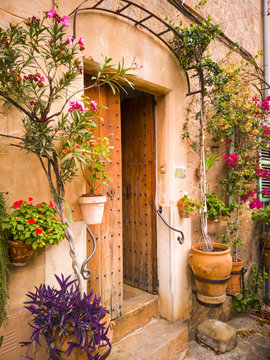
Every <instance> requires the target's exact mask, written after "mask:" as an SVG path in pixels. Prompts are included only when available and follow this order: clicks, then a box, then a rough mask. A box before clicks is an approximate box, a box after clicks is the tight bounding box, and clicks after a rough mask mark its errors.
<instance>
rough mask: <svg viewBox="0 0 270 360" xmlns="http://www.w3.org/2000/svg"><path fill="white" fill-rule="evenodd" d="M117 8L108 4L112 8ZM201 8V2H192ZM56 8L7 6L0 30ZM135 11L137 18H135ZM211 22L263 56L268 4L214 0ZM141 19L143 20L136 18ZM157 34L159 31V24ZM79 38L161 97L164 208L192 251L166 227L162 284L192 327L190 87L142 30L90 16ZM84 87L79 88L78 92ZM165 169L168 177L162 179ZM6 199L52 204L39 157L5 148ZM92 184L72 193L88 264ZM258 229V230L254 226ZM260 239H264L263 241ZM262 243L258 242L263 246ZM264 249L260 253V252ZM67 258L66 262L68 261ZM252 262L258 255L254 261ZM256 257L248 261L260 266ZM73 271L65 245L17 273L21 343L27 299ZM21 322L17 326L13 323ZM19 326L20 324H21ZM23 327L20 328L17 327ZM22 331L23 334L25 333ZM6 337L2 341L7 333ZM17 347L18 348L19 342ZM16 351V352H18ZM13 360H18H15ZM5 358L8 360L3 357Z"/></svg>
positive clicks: (8, 118)
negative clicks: (81, 202) (83, 197)
mask: <svg viewBox="0 0 270 360" xmlns="http://www.w3.org/2000/svg"><path fill="white" fill-rule="evenodd" d="M80 2H81V1H80V0H76V1H74V0H66V1H64V0H58V1H57V4H58V12H59V14H60V15H66V14H68V13H70V12H71V11H72V10H73V9H74V8H75V7H76V6H77V5H79V4H80ZM135 2H136V3H138V4H140V5H142V6H144V7H146V8H147V9H149V10H151V11H153V12H154V13H156V14H158V15H159V16H160V17H161V18H165V16H168V17H169V18H171V19H173V21H174V22H175V23H178V21H179V20H180V19H182V20H183V21H184V23H185V24H188V23H189V21H187V20H186V19H185V18H184V17H183V15H182V14H181V13H179V12H178V11H176V10H175V8H173V7H172V6H171V5H169V4H168V2H167V1H166V0H154V1H153V0H144V1H139V0H137V1H135ZM115 3H116V1H115V0H113V1H106V5H107V6H108V8H110V7H112V6H113V4H115ZM187 4H190V5H194V1H187ZM52 6H53V1H45V0H43V1H39V2H36V1H32V0H31V1H30V0H29V1H27V2H26V1H22V0H16V1H15V0H14V1H13V0H2V2H1V9H0V23H1V25H4V24H5V23H7V22H8V21H13V22H17V21H19V20H20V17H27V16H32V15H36V16H37V15H39V14H40V13H41V11H42V10H48V9H50V8H51V7H52ZM130 11H131V10H130ZM198 11H199V12H201V13H202V14H203V15H206V14H207V13H209V14H211V15H212V18H213V20H214V21H216V20H217V22H220V23H221V29H222V30H224V31H225V32H226V34H228V36H230V37H231V38H232V40H234V41H237V42H238V43H239V44H240V45H241V46H243V47H245V48H246V49H247V50H248V51H250V52H251V53H252V54H255V53H256V52H257V50H258V49H260V48H261V47H262V31H261V30H262V29H261V17H260V11H261V10H260V1H259V0H258V1H255V0H254V1H243V0H242V1H235V2H232V1H230V0H227V1H218V2H217V1H215V0H208V3H207V6H206V7H205V8H204V9H202V10H198ZM135 15H136V16H138V18H139V17H140V16H141V15H142V13H141V12H138V13H135ZM153 26H154V24H153ZM77 36H81V37H83V38H84V40H85V44H86V49H85V52H84V56H85V59H88V60H89V57H91V58H93V59H94V60H95V61H98V60H99V59H100V58H101V57H102V54H103V55H107V56H109V57H112V58H113V60H114V62H115V63H116V62H117V61H119V60H121V59H122V57H124V59H125V64H127V65H129V64H131V63H132V62H133V61H134V59H135V61H136V63H137V64H138V65H139V67H138V68H137V69H136V70H135V75H136V77H134V83H135V87H137V88H138V89H143V90H144V91H146V92H149V93H152V94H154V95H156V96H157V149H158V158H157V170H158V198H157V199H158V200H157V202H158V205H161V206H162V207H163V215H164V217H165V219H166V220H167V221H168V222H169V223H170V224H171V225H172V226H174V227H176V228H179V229H181V230H182V231H183V232H184V234H185V243H184V244H183V245H179V244H178V242H177V233H174V232H171V231H169V230H168V228H167V227H166V226H165V225H164V224H163V223H162V222H161V221H160V220H159V221H158V254H157V256H158V276H159V295H160V312H161V316H163V317H165V318H168V319H170V320H176V319H181V320H186V319H188V318H189V317H190V314H191V308H192V297H191V273H190V270H189V267H188V260H187V258H188V256H187V255H188V252H189V249H190V246H191V243H192V242H194V241H195V240H197V239H199V238H200V232H199V221H198V218H193V219H192V221H191V220H190V219H183V218H180V217H179V215H178V211H177V207H176V203H177V200H178V199H179V198H180V197H181V196H182V195H183V193H184V192H186V191H188V193H189V194H190V195H192V196H194V197H197V198H198V178H197V177H196V173H195V168H196V167H197V165H198V156H197V155H196V154H195V153H193V152H192V151H191V150H190V149H189V147H188V145H187V144H186V143H185V142H184V141H183V140H182V139H181V134H182V126H183V122H184V119H185V116H186V112H185V108H186V104H187V100H186V98H185V94H186V91H187V88H186V81H185V78H184V74H183V72H182V70H181V69H180V68H179V65H178V63H177V60H176V58H175V57H174V55H173V54H172V53H171V52H170V51H169V50H168V49H167V48H166V46H165V45H163V44H162V43H161V42H160V41H159V40H158V39H156V38H154V37H153V36H152V35H150V34H149V33H146V32H145V31H142V30H141V29H139V28H135V27H134V26H132V25H130V24H129V23H128V22H127V21H125V20H121V19H120V18H119V17H116V16H113V15H108V14H101V13H97V12H87V13H82V14H79V15H78V18H77ZM211 51H212V53H213V54H214V56H215V57H219V56H222V55H223V54H224V53H226V52H227V51H228V49H227V48H226V46H224V45H221V44H220V43H219V42H218V41H216V42H215V43H214V46H213V47H212V48H211ZM81 85H82V83H80V82H79V83H78V84H77V88H79V87H81ZM1 118H2V120H1V125H0V129H1V131H2V130H3V131H5V130H6V129H7V131H8V132H9V133H12V134H18V135H19V133H20V132H19V131H20V116H19V114H18V113H17V112H14V111H10V110H4V109H1ZM176 166H183V167H186V170H187V174H186V178H185V179H182V180H179V179H176V178H175V167H176ZM161 168H162V169H165V171H163V170H162V171H161ZM0 169H1V170H0V171H1V178H0V191H3V192H8V194H7V195H6V199H7V203H8V205H11V204H12V203H13V202H14V201H15V200H18V199H21V198H22V199H27V198H28V196H32V197H33V198H34V199H35V200H36V201H49V200H51V196H50V193H49V191H48V187H47V183H46V179H45V177H44V175H43V173H42V170H41V167H40V164H39V162H38V161H37V159H35V157H34V156H32V155H28V154H26V153H24V152H22V151H18V150H17V149H16V148H12V147H9V146H7V145H3V144H0ZM83 188H84V184H83V183H82V182H75V183H73V184H72V185H70V186H68V188H67V201H68V203H69V205H70V207H71V209H72V211H73V219H74V221H75V223H74V228H75V231H76V234H77V235H78V237H77V238H78V239H80V240H78V241H79V242H80V244H79V252H80V257H81V259H83V257H84V255H85V242H84V235H85V233H84V225H83V224H82V223H81V222H80V220H81V214H80V210H79V208H78V205H77V198H78V195H79V194H81V193H82V192H83ZM249 225H250V222H249ZM246 235H247V239H248V240H247V243H248V244H250V246H248V247H247V248H246V250H244V251H246V252H247V249H253V248H254V247H255V248H256V242H254V233H253V230H252V229H251V230H249V231H248V233H246ZM256 236H257V237H258V234H257V235H256ZM256 239H257V238H256ZM256 249H257V248H256ZM63 254H65V255H64V256H63ZM249 254H250V253H249ZM252 254H253V255H247V257H248V259H249V260H251V259H252V260H253V257H255V254H256V252H252ZM56 271H57V272H60V271H61V272H65V273H68V272H70V271H71V266H70V258H69V255H68V246H67V244H66V243H62V244H61V245H60V246H59V247H58V248H50V249H49V248H48V249H46V250H40V251H38V252H37V253H36V254H35V255H34V257H33V259H32V260H31V261H30V263H29V265H28V266H27V267H25V268H20V269H14V268H12V269H11V282H10V307H9V314H10V323H9V327H8V328H7V329H6V330H4V332H5V333H8V334H11V339H13V340H12V341H13V343H14V344H15V343H17V341H22V340H26V338H27V336H28V334H27V331H28V332H29V329H26V328H24V329H23V332H22V331H19V330H18V329H19V328H18V329H17V328H16V329H15V327H16V326H15V322H16V321H17V320H18V321H20V323H25V324H26V321H25V319H26V317H27V315H26V313H25V311H24V310H23V306H22V302H23V301H24V299H25V297H24V294H25V293H26V292H27V291H28V290H32V289H33V286H34V285H38V284H39V283H40V282H44V281H46V282H49V283H52V282H53V273H54V272H56ZM12 319H13V320H12ZM14 319H16V320H14ZM14 321H15V322H14ZM17 330H18V331H17ZM0 334H1V333H0ZM14 339H15V340H14ZM14 346H15V345H14ZM14 349H15V350H14V352H9V353H8V355H5V356H6V357H2V358H3V359H14V358H15V357H14V355H13V354H18V351H19V350H17V349H16V346H15V348H14ZM7 356H11V357H7ZM12 356H13V357H12ZM0 358H1V357H0Z"/></svg>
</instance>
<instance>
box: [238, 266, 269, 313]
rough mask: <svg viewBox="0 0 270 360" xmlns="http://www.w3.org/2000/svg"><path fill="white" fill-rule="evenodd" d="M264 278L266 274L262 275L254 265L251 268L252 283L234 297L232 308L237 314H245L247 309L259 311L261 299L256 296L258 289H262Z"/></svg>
mask: <svg viewBox="0 0 270 360" xmlns="http://www.w3.org/2000/svg"><path fill="white" fill-rule="evenodd" d="M264 278H266V279H267V278H268V275H267V273H265V272H264V273H262V272H261V271H260V270H258V268H257V266H256V265H255V264H254V265H253V267H252V283H251V284H250V285H248V286H247V287H246V288H245V289H242V292H241V293H240V294H236V295H234V297H233V301H232V308H233V309H235V310H236V311H238V312H245V311H246V310H247V308H248V307H251V308H252V309H254V308H255V309H260V307H261V304H262V299H261V297H260V296H259V294H258V289H262V287H263V284H264Z"/></svg>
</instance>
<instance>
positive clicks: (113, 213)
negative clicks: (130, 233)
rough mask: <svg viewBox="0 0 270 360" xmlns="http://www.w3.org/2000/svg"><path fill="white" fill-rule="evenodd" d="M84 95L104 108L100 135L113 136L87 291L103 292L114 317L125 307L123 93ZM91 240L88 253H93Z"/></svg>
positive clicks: (87, 80) (101, 90)
mask: <svg viewBox="0 0 270 360" xmlns="http://www.w3.org/2000/svg"><path fill="white" fill-rule="evenodd" d="M90 83H91V80H90V76H88V75H85V85H86V86H88V85H89V84H90ZM85 95H87V96H89V98H90V99H92V100H95V101H97V103H98V105H102V106H104V107H106V108H105V109H101V111H100V115H101V117H102V118H103V120H104V121H103V122H101V121H100V122H99V126H98V136H99V137H104V136H110V145H111V146H113V149H112V150H111V156H110V163H109V164H108V165H107V167H106V169H107V171H109V172H110V173H111V177H112V181H111V182H110V181H108V187H106V186H105V187H104V186H103V187H102V189H101V191H100V192H101V193H105V194H107V202H106V204H105V210H104V215H103V220H102V224H101V225H93V226H92V225H91V228H90V229H91V231H92V232H93V234H94V236H95V238H96V241H97V250H96V253H95V254H94V256H93V258H92V259H91V260H90V262H89V263H88V268H89V269H90V270H91V273H92V276H91V281H90V283H88V291H90V290H91V289H92V288H93V289H94V291H95V292H97V293H98V294H100V295H101V298H102V303H103V305H104V306H106V307H108V308H109V309H110V310H111V317H112V319H114V318H117V317H119V316H120V315H121V309H122V289H123V280H122V277H123V274H122V174H121V116H120V115H121V113H120V96H119V94H118V93H117V94H116V95H114V94H113V93H112V91H111V89H110V87H105V86H102V87H100V88H91V89H88V90H86V91H85ZM91 246H92V245H91V242H89V241H88V248H87V254H90V252H91Z"/></svg>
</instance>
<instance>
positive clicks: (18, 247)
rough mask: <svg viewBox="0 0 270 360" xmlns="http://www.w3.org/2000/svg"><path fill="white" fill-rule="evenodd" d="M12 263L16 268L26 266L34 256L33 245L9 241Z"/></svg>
mask: <svg viewBox="0 0 270 360" xmlns="http://www.w3.org/2000/svg"><path fill="white" fill-rule="evenodd" d="M8 250H9V256H10V262H11V264H12V265H14V266H24V265H26V264H27V262H28V260H29V259H30V258H31V256H32V255H33V254H34V251H35V249H33V247H32V245H29V244H25V243H23V242H19V241H11V240H9V241H8Z"/></svg>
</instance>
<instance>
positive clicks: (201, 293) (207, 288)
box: [189, 242, 232, 305]
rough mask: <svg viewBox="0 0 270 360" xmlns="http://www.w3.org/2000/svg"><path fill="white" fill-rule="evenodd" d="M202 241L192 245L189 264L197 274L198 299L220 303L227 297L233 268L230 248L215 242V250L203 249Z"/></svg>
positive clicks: (204, 302)
mask: <svg viewBox="0 0 270 360" xmlns="http://www.w3.org/2000/svg"><path fill="white" fill-rule="evenodd" d="M202 245H203V244H202V243H201V242H200V243H195V244H194V245H192V248H191V252H190V254H189V264H190V266H191V268H192V271H193V274H194V276H195V281H196V286H197V300H198V301H199V302H201V303H203V304H211V305H218V304H222V303H223V302H224V301H225V299H226V292H225V289H226V285H227V282H228V280H229V278H230V273H231V270H232V257H231V254H230V248H229V247H228V245H226V244H219V243H213V251H212V252H208V251H203V250H202Z"/></svg>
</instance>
